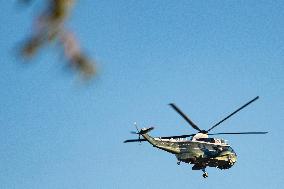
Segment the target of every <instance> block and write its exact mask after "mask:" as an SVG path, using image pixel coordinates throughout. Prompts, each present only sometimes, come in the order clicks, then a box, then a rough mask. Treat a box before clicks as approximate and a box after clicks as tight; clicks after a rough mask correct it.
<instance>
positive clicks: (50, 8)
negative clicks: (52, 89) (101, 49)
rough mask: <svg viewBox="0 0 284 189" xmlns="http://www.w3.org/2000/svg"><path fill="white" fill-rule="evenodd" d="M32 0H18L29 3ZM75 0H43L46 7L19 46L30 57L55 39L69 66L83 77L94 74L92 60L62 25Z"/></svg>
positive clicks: (22, 52)
mask: <svg viewBox="0 0 284 189" xmlns="http://www.w3.org/2000/svg"><path fill="white" fill-rule="evenodd" d="M31 1H32V0H19V2H21V3H25V4H29V3H30V2H31ZM74 1H75V0H45V2H46V8H45V10H43V11H42V12H41V13H40V14H39V16H38V17H37V18H36V19H35V24H34V26H33V33H32V34H31V37H29V38H28V40H27V41H26V42H25V43H24V45H23V46H22V48H21V55H22V56H23V57H25V58H28V59H30V58H32V57H33V56H35V54H36V53H37V52H38V51H39V49H40V48H41V47H42V46H44V45H47V44H49V43H51V42H54V41H56V42H57V43H59V44H60V48H62V49H63V52H64V57H65V58H66V60H67V61H68V64H69V65H70V67H72V68H75V70H77V71H78V72H79V73H81V74H82V75H83V76H84V77H85V78H90V77H92V76H93V75H94V74H95V66H94V62H93V61H92V60H91V59H89V58H88V57H87V56H86V55H85V53H83V52H82V50H81V49H80V45H79V43H78V40H77V39H76V37H75V35H74V33H72V32H71V31H68V30H67V29H66V27H65V26H64V24H65V22H66V20H67V18H68V16H69V14H70V12H71V10H72V7H73V5H74Z"/></svg>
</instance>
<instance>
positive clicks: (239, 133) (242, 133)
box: [208, 132, 268, 135]
mask: <svg viewBox="0 0 284 189" xmlns="http://www.w3.org/2000/svg"><path fill="white" fill-rule="evenodd" d="M267 133H268V132H237V133H235V132H234V133H212V134H208V135H255V134H267Z"/></svg>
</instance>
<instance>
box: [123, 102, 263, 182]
mask: <svg viewBox="0 0 284 189" xmlns="http://www.w3.org/2000/svg"><path fill="white" fill-rule="evenodd" d="M258 98H259V96H257V97H255V98H254V99H252V100H250V101H249V102H247V103H246V104H244V105H243V106H241V107H240V108H238V109H237V110H235V111H234V112H232V113H231V114H229V115H228V116H227V117H225V118H224V119H222V120H221V121H219V122H217V123H216V124H214V125H213V126H211V128H209V129H208V130H202V129H200V128H199V127H198V126H197V125H196V124H195V123H194V122H193V121H192V120H190V119H189V117H188V116H186V115H185V114H184V113H183V112H182V111H181V110H180V109H179V108H178V107H177V106H176V105H175V104H174V103H170V104H169V105H170V107H172V108H173V109H174V110H175V111H176V112H177V113H178V114H179V115H180V116H181V117H183V118H184V120H185V121H186V122H187V123H188V124H189V125H190V126H191V127H192V128H193V129H195V130H197V131H198V132H197V133H196V134H185V135H177V136H163V137H152V136H150V135H149V134H148V133H149V132H150V131H151V130H153V129H154V127H149V128H142V129H140V130H139V129H138V127H137V125H136V123H134V125H135V127H136V130H137V132H134V131H132V132H131V133H132V134H137V135H138V139H129V140H125V141H124V143H128V142H140V143H141V142H144V141H147V142H148V143H150V144H151V145H153V147H156V148H158V149H161V150H164V151H166V152H168V153H171V154H174V155H175V156H176V158H177V160H178V161H177V164H178V165H180V163H181V162H184V163H188V164H193V167H192V170H202V172H203V174H202V176H203V177H204V178H207V177H208V173H207V172H206V167H215V168H219V169H229V168H231V167H232V166H233V165H234V164H235V163H236V161H237V154H236V153H235V151H234V150H233V148H232V147H231V146H230V145H229V144H228V142H227V141H226V140H224V139H220V138H211V137H209V136H213V135H240V134H266V133H268V132H223V133H209V132H210V131H212V130H213V129H214V128H216V127H217V126H218V125H220V124H221V123H223V122H224V121H225V120H227V119H228V118H230V117H231V116H233V115H234V114H236V113H237V112H239V111H240V110H242V109H243V108H245V107H246V106H248V105H249V104H251V103H252V102H254V101H256V100H257V99H258ZM141 136H142V137H143V138H141Z"/></svg>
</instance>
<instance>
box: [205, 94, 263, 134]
mask: <svg viewBox="0 0 284 189" xmlns="http://www.w3.org/2000/svg"><path fill="white" fill-rule="evenodd" d="M258 98H259V96H257V97H255V98H254V99H252V100H251V101H249V102H247V103H246V104H244V105H243V106H242V107H240V108H238V109H237V110H236V111H234V112H233V113H231V114H230V115H228V116H227V117H225V118H224V119H222V120H221V121H219V122H218V123H216V124H215V125H213V126H212V127H211V128H210V129H208V130H207V132H209V131H211V130H212V129H214V128H215V127H217V126H218V125H220V124H221V123H223V122H224V121H225V120H227V119H228V118H229V117H231V116H233V115H234V114H235V113H237V112H238V111H240V110H241V109H243V108H245V107H246V106H248V105H249V104H250V103H252V102H254V101H256V100H257V99H258Z"/></svg>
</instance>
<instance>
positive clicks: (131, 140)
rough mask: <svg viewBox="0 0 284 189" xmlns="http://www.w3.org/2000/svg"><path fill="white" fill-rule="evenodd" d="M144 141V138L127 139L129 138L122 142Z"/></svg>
mask: <svg viewBox="0 0 284 189" xmlns="http://www.w3.org/2000/svg"><path fill="white" fill-rule="evenodd" d="M143 141H146V140H145V139H129V140H125V141H124V143H127V142H143Z"/></svg>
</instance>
